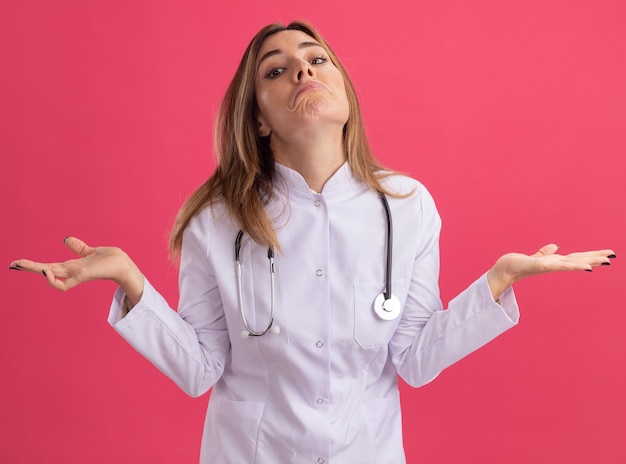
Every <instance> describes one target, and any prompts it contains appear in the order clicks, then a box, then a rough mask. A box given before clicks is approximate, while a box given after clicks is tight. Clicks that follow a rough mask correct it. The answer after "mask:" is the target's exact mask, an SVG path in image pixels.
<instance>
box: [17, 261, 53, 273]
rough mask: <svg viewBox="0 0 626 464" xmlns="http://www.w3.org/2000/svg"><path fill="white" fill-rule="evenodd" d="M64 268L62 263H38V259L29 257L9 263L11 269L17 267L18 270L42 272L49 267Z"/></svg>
mask: <svg viewBox="0 0 626 464" xmlns="http://www.w3.org/2000/svg"><path fill="white" fill-rule="evenodd" d="M57 267H58V268H62V264H61V263H38V262H37V261H31V260H29V259H18V260H17V261H13V262H12V263H11V264H10V265H9V269H15V270H17V271H27V272H36V273H38V274H39V273H41V271H42V270H44V269H48V268H57Z"/></svg>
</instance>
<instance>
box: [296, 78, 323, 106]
mask: <svg viewBox="0 0 626 464" xmlns="http://www.w3.org/2000/svg"><path fill="white" fill-rule="evenodd" d="M315 89H325V90H327V89H326V87H325V86H324V85H323V84H321V83H320V82H317V81H315V82H309V83H308V84H304V85H303V86H302V87H300V88H299V89H298V91H297V92H296V94H295V95H294V96H293V104H295V102H296V100H297V99H298V97H299V96H300V95H301V94H303V93H304V92H307V91H309V90H315Z"/></svg>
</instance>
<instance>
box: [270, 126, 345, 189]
mask: <svg viewBox="0 0 626 464" xmlns="http://www.w3.org/2000/svg"><path fill="white" fill-rule="evenodd" d="M270 146H271V148H272V152H273V153H274V159H275V160H276V161H277V162H278V163H280V164H282V165H284V166H287V167H288V168H291V169H293V170H294V171H297V172H299V173H300V174H301V175H302V177H304V180H306V183H307V184H308V186H309V188H310V189H311V190H314V191H315V192H320V193H321V192H322V191H323V189H324V185H325V184H326V182H327V181H328V179H330V178H331V177H332V176H333V174H335V172H337V170H338V169H339V168H340V167H341V166H343V164H344V163H345V162H346V154H345V149H344V141H343V131H342V132H341V133H339V134H337V133H335V134H331V136H329V134H328V133H326V134H317V135H312V136H310V137H307V138H306V139H303V140H298V141H294V140H290V141H289V142H288V143H286V142H285V141H283V140H280V139H278V138H274V137H273V138H272V139H271V141H270Z"/></svg>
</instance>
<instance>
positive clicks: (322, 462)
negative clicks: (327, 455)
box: [317, 458, 326, 464]
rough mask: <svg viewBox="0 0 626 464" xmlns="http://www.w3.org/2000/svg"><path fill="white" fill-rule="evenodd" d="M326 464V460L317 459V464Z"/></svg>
mask: <svg viewBox="0 0 626 464" xmlns="http://www.w3.org/2000/svg"><path fill="white" fill-rule="evenodd" d="M325 462H326V461H325V460H324V458H317V464H324V463H325Z"/></svg>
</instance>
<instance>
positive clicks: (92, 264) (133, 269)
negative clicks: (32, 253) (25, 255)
mask: <svg viewBox="0 0 626 464" xmlns="http://www.w3.org/2000/svg"><path fill="white" fill-rule="evenodd" d="M64 243H65V245H67V247H68V248H69V249H70V250H72V251H73V252H74V253H76V254H78V255H79V256H81V258H78V259H70V260H69V261H65V262H62V263H38V262H35V261H30V260H28V259H18V260H16V261H13V262H12V263H11V265H10V266H9V269H13V270H18V271H29V272H36V273H38V274H43V275H44V276H45V277H46V279H47V280H48V283H49V284H50V285H52V286H53V287H54V288H57V289H59V290H63V291H66V290H69V289H71V288H73V287H75V286H76V285H78V284H81V283H83V282H87V281H89V280H96V279H106V280H113V281H115V282H116V283H117V284H118V285H119V286H120V287H121V288H122V290H124V292H125V293H126V297H127V298H128V301H129V303H130V305H131V307H132V306H134V305H135V304H137V303H138V302H139V300H140V299H141V295H142V293H143V285H144V278H143V274H142V273H141V271H140V270H139V268H138V267H137V266H136V265H135V263H134V262H133V261H132V260H131V259H130V258H129V256H128V255H127V254H126V253H125V252H124V251H123V250H121V249H120V248H117V247H95V248H93V247H90V246H89V245H87V244H86V243H84V242H83V241H82V240H79V239H77V238H75V237H67V238H66V239H65V240H64Z"/></svg>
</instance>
